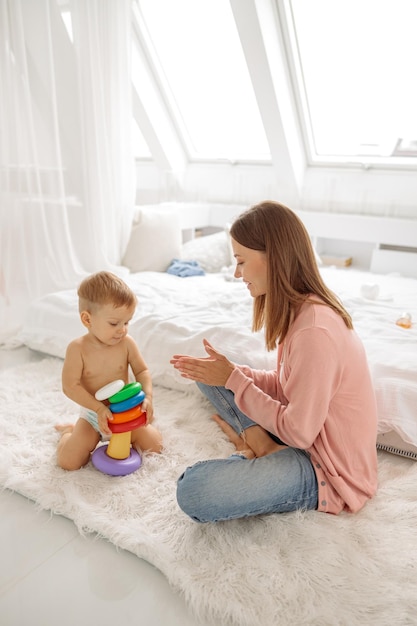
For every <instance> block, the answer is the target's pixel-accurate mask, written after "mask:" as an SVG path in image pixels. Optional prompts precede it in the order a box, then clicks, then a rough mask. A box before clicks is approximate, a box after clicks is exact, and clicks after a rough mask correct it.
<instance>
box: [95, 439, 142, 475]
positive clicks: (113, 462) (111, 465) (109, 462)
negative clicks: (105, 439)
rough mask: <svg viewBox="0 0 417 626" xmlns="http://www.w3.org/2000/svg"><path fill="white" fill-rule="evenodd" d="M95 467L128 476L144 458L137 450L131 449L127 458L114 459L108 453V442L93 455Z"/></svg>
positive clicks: (105, 471)
mask: <svg viewBox="0 0 417 626" xmlns="http://www.w3.org/2000/svg"><path fill="white" fill-rule="evenodd" d="M91 462H92V464H93V465H94V467H95V468H96V469H98V470H100V472H103V473H104V474H109V475H110V476H127V475H128V474H132V473H133V472H135V471H136V470H137V469H139V467H140V466H141V465H142V458H141V456H140V454H139V452H138V451H137V450H135V449H134V448H131V449H130V454H129V456H128V457H127V459H113V458H112V457H111V456H109V455H108V454H107V444H106V445H105V446H99V447H98V448H96V449H95V450H94V452H93V454H92V455H91Z"/></svg>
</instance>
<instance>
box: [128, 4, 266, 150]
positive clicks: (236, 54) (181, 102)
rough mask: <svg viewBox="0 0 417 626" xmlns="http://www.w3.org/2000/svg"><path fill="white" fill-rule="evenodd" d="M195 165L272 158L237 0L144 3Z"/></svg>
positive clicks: (169, 92) (156, 56)
mask: <svg viewBox="0 0 417 626" xmlns="http://www.w3.org/2000/svg"><path fill="white" fill-rule="evenodd" d="M137 3H138V7H139V10H140V12H141V14H142V16H143V20H144V23H145V24H146V28H147V30H148V34H149V36H150V40H151V41H152V44H153V50H152V51H151V52H152V55H153V58H154V59H155V60H156V62H157V64H158V66H159V68H160V69H161V71H162V74H163V83H164V84H163V88H164V91H165V95H166V97H167V99H168V102H169V106H170V108H171V111H172V114H173V116H174V119H175V122H176V125H177V127H178V130H179V132H180V134H181V136H182V137H183V139H184V141H185V143H186V149H187V151H188V153H189V157H190V158H191V159H193V158H194V159H227V160H230V161H232V162H233V161H239V160H255V161H256V160H269V159H270V158H271V155H270V149H269V145H268V141H267V138H266V136H265V131H264V128H263V125H262V121H261V117H260V113H259V109H258V106H257V102H256V98H255V94H254V92H253V88H252V83H251V81H250V77H249V73H248V70H247V66H246V63H245V57H244V54H243V50H242V47H241V45H240V40H239V36H238V33H237V29H236V25H235V22H234V19H233V15H232V11H231V7H230V4H229V2H226V1H225V0H210V1H209V2H207V1H206V0H175V2H173V1H172V0H137Z"/></svg>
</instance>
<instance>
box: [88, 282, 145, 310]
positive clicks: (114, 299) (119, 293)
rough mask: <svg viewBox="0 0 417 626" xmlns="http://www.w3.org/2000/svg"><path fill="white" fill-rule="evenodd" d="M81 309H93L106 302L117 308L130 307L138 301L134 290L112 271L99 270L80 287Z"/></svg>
mask: <svg viewBox="0 0 417 626" xmlns="http://www.w3.org/2000/svg"><path fill="white" fill-rule="evenodd" d="M77 293H78V298H79V300H78V302H79V311H80V313H81V311H86V310H88V311H90V312H91V311H93V310H95V309H97V308H98V307H100V306H103V305H104V304H112V305H113V306H114V307H115V308H118V307H130V306H133V305H135V306H136V303H137V299H136V296H135V294H134V293H133V291H132V290H131V289H130V287H129V286H128V285H126V283H125V282H124V281H123V280H122V279H121V278H119V277H118V276H116V275H115V274H112V273H111V272H97V273H96V274H91V276H88V277H87V278H85V279H84V280H83V281H82V282H81V284H80V286H79V287H78V291H77Z"/></svg>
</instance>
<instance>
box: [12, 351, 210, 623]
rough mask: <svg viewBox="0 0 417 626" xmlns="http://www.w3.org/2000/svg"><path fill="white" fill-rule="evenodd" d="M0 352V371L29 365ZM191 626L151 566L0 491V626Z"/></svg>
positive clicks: (21, 356) (22, 356)
mask: <svg viewBox="0 0 417 626" xmlns="http://www.w3.org/2000/svg"><path fill="white" fill-rule="evenodd" d="M38 358H39V356H38V355H36V354H35V353H33V352H30V351H28V350H26V349H21V348H19V349H17V350H12V351H5V350H2V349H0V369H3V368H5V367H10V366H13V365H15V364H18V363H20V362H25V361H28V360H37V359H38ZM130 624H135V625H141V626H156V625H157V626H180V625H181V626H197V625H200V624H201V622H198V620H196V619H195V618H193V617H192V616H191V615H190V613H189V611H188V610H187V607H186V605H185V602H184V600H183V598H182V597H180V596H179V595H177V594H176V593H175V592H174V591H173V590H172V589H171V588H170V586H169V584H168V582H167V580H166V578H165V577H164V576H163V575H162V574H161V572H160V571H159V570H157V569H155V568H154V567H153V566H152V565H150V564H149V563H147V562H146V561H143V560H141V559H139V558H138V557H136V556H135V555H133V554H131V553H130V552H125V551H121V550H116V548H115V546H114V545H113V544H111V543H109V542H107V541H103V540H101V539H97V538H96V537H95V536H88V537H81V536H80V535H79V533H78V531H77V529H76V527H75V526H74V524H73V523H72V522H71V521H70V520H68V519H66V518H64V517H59V516H56V515H51V514H50V513H48V512H47V511H39V510H38V509H37V508H36V506H35V504H34V503H33V502H31V501H30V500H28V499H26V498H24V497H22V496H20V495H19V494H17V493H12V492H10V491H3V492H1V491H0V625H1V626H58V625H59V626H87V625H88V626H129V625H130Z"/></svg>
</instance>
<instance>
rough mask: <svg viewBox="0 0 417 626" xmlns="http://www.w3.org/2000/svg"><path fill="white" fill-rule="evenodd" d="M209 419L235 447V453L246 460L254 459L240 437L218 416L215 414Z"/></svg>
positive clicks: (253, 454)
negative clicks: (241, 455)
mask: <svg viewBox="0 0 417 626" xmlns="http://www.w3.org/2000/svg"><path fill="white" fill-rule="evenodd" d="M211 419H212V420H214V421H215V422H216V424H218V426H220V428H221V429H222V431H223V432H224V434H225V435H226V436H227V438H228V439H229V441H230V442H231V443H232V444H233V445H234V446H235V448H236V450H237V452H240V454H243V456H245V457H246V458H247V459H254V458H255V453H254V451H253V450H252V449H251V448H250V447H249V446H248V445H247V443H246V442H245V441H244V440H243V439H242V437H240V436H239V435H238V434H237V432H236V431H234V430H233V428H232V427H231V426H230V425H229V424H228V423H227V422H225V421H224V419H222V418H221V417H220V415H217V413H215V414H214V415H212V416H211Z"/></svg>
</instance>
